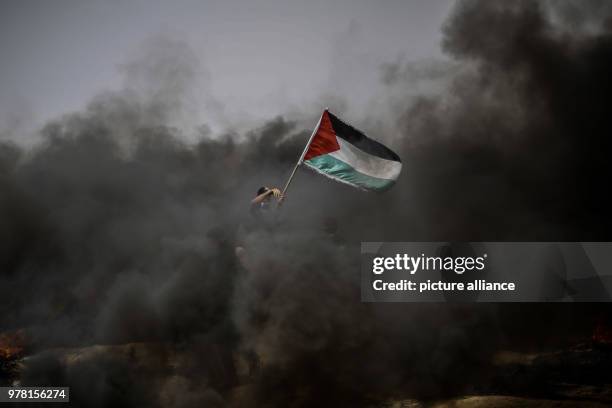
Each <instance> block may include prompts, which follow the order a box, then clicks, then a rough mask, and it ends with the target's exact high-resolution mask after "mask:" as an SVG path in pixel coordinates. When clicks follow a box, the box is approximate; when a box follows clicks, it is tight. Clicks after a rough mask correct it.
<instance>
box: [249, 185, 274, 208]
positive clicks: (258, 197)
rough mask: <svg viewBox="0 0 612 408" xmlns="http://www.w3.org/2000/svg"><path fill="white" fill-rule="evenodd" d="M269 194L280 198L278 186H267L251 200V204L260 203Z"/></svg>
mask: <svg viewBox="0 0 612 408" xmlns="http://www.w3.org/2000/svg"><path fill="white" fill-rule="evenodd" d="M270 194H272V195H273V196H274V197H275V198H277V199H280V197H281V191H280V190H279V189H278V188H269V189H268V190H266V191H265V192H263V193H261V194H259V195H258V196H257V197H255V198H254V199H252V200H251V205H255V204H260V203H262V202H263V201H264V200H265V199H266V198H267V197H268V196H269V195H270Z"/></svg>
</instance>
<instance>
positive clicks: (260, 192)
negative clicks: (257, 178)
mask: <svg viewBox="0 0 612 408" xmlns="http://www.w3.org/2000/svg"><path fill="white" fill-rule="evenodd" d="M266 191H268V187H259V190H257V195H261V194H263V193H265V192H266Z"/></svg>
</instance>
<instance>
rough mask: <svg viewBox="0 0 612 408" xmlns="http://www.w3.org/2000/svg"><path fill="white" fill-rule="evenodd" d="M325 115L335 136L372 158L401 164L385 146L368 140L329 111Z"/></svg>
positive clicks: (396, 156) (397, 157) (395, 155)
mask: <svg viewBox="0 0 612 408" xmlns="http://www.w3.org/2000/svg"><path fill="white" fill-rule="evenodd" d="M327 113H328V114H329V118H330V120H331V123H332V126H333V128H334V132H336V136H338V137H340V138H342V139H344V140H346V141H347V142H349V143H350V144H352V145H353V146H355V147H357V148H358V149H360V150H363V151H364V152H366V153H369V154H371V155H372V156H376V157H380V158H381V159H387V160H394V161H396V162H401V160H400V158H399V156H398V155H397V154H396V153H395V152H394V151H393V150H391V149H389V148H388V147H387V146H385V145H383V144H381V143H378V142H377V141H376V140H372V139H370V138H368V137H367V136H366V135H364V134H363V133H362V132H361V131H359V130H357V129H355V128H354V127H352V126H351V125H348V124H346V123H344V122H343V121H341V120H340V119H338V118H337V117H336V116H335V115H334V114H333V113H331V112H329V111H328V112H327Z"/></svg>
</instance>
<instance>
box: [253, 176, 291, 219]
mask: <svg viewBox="0 0 612 408" xmlns="http://www.w3.org/2000/svg"><path fill="white" fill-rule="evenodd" d="M273 197H274V198H276V200H277V203H278V205H280V204H281V203H282V202H283V200H284V198H285V197H284V196H283V194H282V193H281V191H280V190H279V189H278V188H274V187H273V188H269V187H265V186H264V187H260V188H259V189H258V190H257V195H256V196H255V198H253V199H252V200H251V207H250V210H249V211H250V214H251V216H252V217H253V218H255V220H256V221H257V222H258V223H260V224H263V225H264V226H266V227H270V226H272V225H273V224H274V222H275V220H276V213H275V211H271V205H270V204H271V202H272V198H273Z"/></svg>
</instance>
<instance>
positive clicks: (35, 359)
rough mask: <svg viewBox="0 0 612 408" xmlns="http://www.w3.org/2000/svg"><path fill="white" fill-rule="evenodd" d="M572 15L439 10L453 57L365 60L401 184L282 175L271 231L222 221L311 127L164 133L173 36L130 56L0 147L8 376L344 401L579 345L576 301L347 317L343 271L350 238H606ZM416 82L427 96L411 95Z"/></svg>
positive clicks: (431, 391) (177, 402)
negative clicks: (383, 102) (15, 352)
mask: <svg viewBox="0 0 612 408" xmlns="http://www.w3.org/2000/svg"><path fill="white" fill-rule="evenodd" d="M576 7H578V6H577V5H576V3H573V2H561V3H559V2H554V3H553V2H550V3H539V2H532V1H520V2H512V3H509V4H506V3H502V2H487V1H472V0H468V1H462V2H459V3H458V4H457V5H456V6H455V8H454V10H453V12H452V14H451V15H450V16H449V18H448V20H447V22H446V23H445V25H444V27H443V32H444V41H443V44H442V47H443V49H444V50H445V52H446V53H447V55H448V56H449V61H444V62H435V63H425V64H423V63H419V64H418V65H416V66H415V64H405V63H402V62H398V63H391V64H384V65H383V76H382V77H383V81H384V83H385V84H386V85H387V86H388V87H390V88H391V87H393V88H394V89H395V90H396V91H394V93H393V98H389V108H388V111H387V112H386V113H385V118H390V120H392V122H391V123H390V124H386V125H385V126H383V127H381V128H382V129H385V130H386V131H385V132H383V133H382V134H380V133H378V132H377V131H376V123H375V122H367V123H365V124H364V126H365V127H366V128H369V129H368V130H369V133H371V134H373V135H376V136H377V138H379V139H381V140H383V141H385V142H386V143H387V144H389V145H390V146H391V147H392V148H393V149H394V150H396V151H398V153H399V154H400V156H401V157H402V160H403V163H404V170H403V174H402V177H401V178H400V180H399V182H398V184H397V185H396V186H395V187H394V188H393V189H392V190H391V191H389V192H387V193H385V194H384V195H373V194H372V195H370V194H365V193H362V192H359V191H353V190H351V189H350V188H348V187H346V186H342V185H338V184H334V183H333V182H331V181H328V180H325V179H323V178H320V177H318V176H316V175H313V174H310V173H306V172H300V174H299V175H298V180H297V181H296V182H295V184H294V185H292V187H291V190H290V193H289V196H288V199H287V203H286V206H285V207H284V208H283V214H282V219H283V222H282V224H281V226H280V227H279V228H278V230H276V231H274V232H268V231H261V230H254V231H249V230H248V229H247V230H246V231H245V230H244V228H241V227H240V226H241V225H242V226H244V225H248V221H249V219H248V217H249V216H248V202H249V200H250V199H251V198H252V196H253V195H254V193H255V191H256V190H257V189H258V188H259V187H260V186H261V185H277V184H280V183H282V182H283V181H284V179H285V177H286V176H287V175H288V173H289V171H290V170H291V166H292V165H293V164H294V161H295V160H296V159H297V157H298V156H299V153H300V150H301V148H302V147H303V144H304V141H305V140H306V139H307V137H308V134H309V130H308V129H306V128H305V126H303V124H302V123H301V121H292V120H290V119H288V118H286V117H283V116H279V117H277V118H274V119H272V120H270V121H269V122H268V123H266V124H264V125H263V126H261V127H259V128H255V129H253V130H251V131H250V132H247V134H245V135H237V134H232V133H229V134H222V135H212V136H211V135H210V132H208V131H207V130H206V128H205V127H202V128H200V130H201V131H200V133H199V134H197V135H196V137H195V138H196V142H195V143H192V142H186V141H185V140H186V139H189V138H190V137H186V135H185V134H184V130H181V129H179V128H177V127H176V126H174V124H175V123H176V121H177V120H179V121H180V118H181V117H182V116H181V115H182V114H183V113H184V110H183V107H184V105H185V104H187V105H188V102H189V93H190V91H189V89H190V83H191V81H193V79H194V76H197V74H196V73H197V72H198V69H199V68H198V62H197V60H195V59H194V58H193V55H192V54H191V53H190V51H189V48H188V47H187V46H185V45H184V44H175V43H168V41H167V40H160V39H158V40H157V41H153V42H151V43H149V44H148V45H147V47H148V48H146V49H145V51H144V52H143V54H142V55H141V56H139V57H138V58H136V59H135V61H133V62H132V63H130V64H127V65H126V67H125V72H126V75H127V77H126V78H127V81H128V82H127V83H128V84H129V85H128V86H126V88H125V89H124V90H121V91H117V92H107V93H104V94H102V95H98V96H96V97H95V98H94V99H93V100H92V102H91V103H90V104H89V105H88V106H87V107H86V108H85V109H84V110H83V111H81V112H77V113H73V114H69V115H66V116H64V117H61V118H59V119H57V120H55V121H53V122H51V123H49V124H47V125H46V126H45V127H44V129H42V131H41V136H42V139H43V141H42V143H40V144H38V145H36V146H35V147H34V148H32V149H25V148H21V147H19V146H17V145H14V144H11V143H8V142H2V143H1V144H0V237H1V239H0V242H2V246H1V247H0V283H1V284H0V298H1V299H3V301H2V302H1V303H0V316H2V317H1V318H0V330H1V331H4V330H16V329H19V328H25V329H26V330H27V333H28V335H29V337H30V338H31V343H32V344H31V350H32V352H33V355H32V356H30V357H28V358H27V359H26V360H25V361H24V365H25V368H24V370H23V373H22V383H23V384H36V385H43V384H53V385H57V384H62V385H64V384H65V385H69V386H71V387H72V389H73V397H74V399H75V401H77V402H78V403H79V405H81V406H109V405H111V404H112V405H118V406H143V405H146V406H171V407H192V406H202V405H206V406H225V405H242V406H245V405H249V404H250V405H253V406H262V405H267V406H287V405H293V406H321V405H333V404H340V405H349V404H352V405H356V406H359V405H367V404H371V403H380V402H381V401H387V400H389V399H390V398H393V397H406V396H411V397H416V398H425V399H427V398H440V397H442V396H447V395H455V394H459V393H465V392H469V391H475V390H478V387H486V383H487V378H488V375H489V374H490V372H491V370H492V369H493V368H492V367H491V365H490V361H491V356H492V355H493V353H495V352H496V351H498V350H500V349H502V348H503V347H510V346H512V347H533V346H534V344H535V343H536V342H539V344H538V345H539V346H540V347H544V346H546V345H547V344H548V343H551V342H552V341H551V342H549V341H548V340H549V339H554V338H555V337H557V340H556V342H562V341H570V340H572V339H573V338H572V336H575V337H578V336H580V335H581V334H582V333H583V332H582V331H581V330H582V329H583V328H584V327H587V326H589V324H590V323H589V322H587V323H584V322H585V321H587V320H589V319H591V320H592V318H590V317H588V316H590V314H591V312H592V310H593V307H591V306H588V305H586V306H584V305H583V306H571V305H568V306H564V307H563V308H561V307H560V306H555V309H554V312H555V313H556V314H557V315H559V316H561V317H559V318H558V320H551V323H550V325H549V326H548V327H545V328H541V324H539V320H538V321H535V320H536V319H541V318H542V316H549V317H550V316H552V314H553V313H552V311H553V308H551V307H548V306H544V305H542V306H538V305H526V306H525V305H523V306H519V305H516V306H511V307H510V306H499V305H462V306H451V305H427V306H424V305H413V304H410V305H404V304H398V305H395V304H393V305H389V304H362V303H361V302H360V299H359V277H358V275H359V272H358V271H359V268H358V265H357V264H356V263H357V262H358V244H359V242H360V241H368V240H387V241H392V240H443V241H461V240H469V241H481V240H547V241H555V240H572V241H579V240H606V239H608V238H609V237H608V236H607V234H608V231H610V217H609V216H608V214H607V212H608V209H609V208H610V201H609V198H608V197H607V194H605V190H606V186H607V184H608V180H609V179H610V164H609V163H610V161H609V158H608V154H609V152H610V139H609V138H610V135H611V134H612V129H611V127H612V126H611V124H610V121H609V115H608V106H609V104H608V95H610V91H611V90H612V89H611V88H612V83H611V82H610V79H609V78H610V77H609V72H611V71H612V23H611V22H612V20H611V19H610V16H611V15H612V13H611V10H610V8H609V7H608V6H607V5H606V3H603V2H589V3H584V2H581V3H580V6H579V9H580V10H581V11H582V12H581V13H573V12H571V10H573V9H574V8H576ZM604 16H605V18H604ZM421 78H425V79H426V80H428V81H434V82H437V83H439V84H441V85H440V86H439V87H438V88H434V90H433V91H432V92H429V93H428V94H426V95H421V96H417V97H415V96H414V94H413V93H410V92H409V91H408V89H410V88H411V87H412V86H413V84H414V83H415V81H418V80H420V79H421ZM397 89H400V90H406V96H405V98H403V99H402V97H401V95H399V96H398V94H397ZM331 108H332V109H333V107H331ZM377 109H380V107H378V108H377ZM315 114H316V112H304V113H303V115H304V117H312V116H313V115H315ZM350 119H351V118H349V121H350ZM353 122H354V124H355V125H360V124H359V123H358V121H357V120H355V121H353ZM390 129H391V130H393V132H392V133H391V132H389V133H387V131H388V130H390ZM237 246H241V247H243V248H244V252H242V253H239V254H238V256H237V254H236V247H237ZM525 310H529V311H530V313H529V315H527V316H526V315H525ZM598 310H602V309H601V306H600V309H598ZM516 316H521V321H520V322H516V321H515V320H514V318H515V317H516ZM531 316H533V317H531ZM532 319H533V320H532ZM583 326H584V327H583ZM590 327H592V326H590ZM568 331H569V332H570V333H571V334H570V335H567V334H565V335H564V337H562V338H561V340H559V334H560V333H567V332H568ZM516 333H520V334H521V335H520V336H518V335H517V334H516ZM138 344H147V345H148V346H146V347H145V348H144V351H143V349H142V348H140V347H139V346H136V345H138ZM93 345H100V346H97V347H105V348H103V349H102V350H104V351H103V352H95V350H94V351H90V352H89V353H90V354H88V355H87V358H85V357H82V358H80V359H79V358H72V359H71V358H67V357H65V355H66V354H62V353H61V352H59V351H58V350H69V349H71V348H75V347H83V346H93ZM54 350H55V351H54ZM139 353H140V354H139ZM68 355H70V354H68ZM126 356H127V357H126ZM239 361H247V362H248V364H247V365H248V366H249V367H248V370H247V371H251V372H252V373H251V375H250V376H248V379H247V380H240V379H239V378H238V377H240V373H239V371H240V370H239V369H238V368H237V367H238V365H239ZM130 362H140V363H138V364H136V363H133V364H132V363H130ZM143 362H145V363H143ZM240 384H242V386H240V387H238V385H240ZM177 395H180V399H179V398H178V397H175V396H177Z"/></svg>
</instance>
